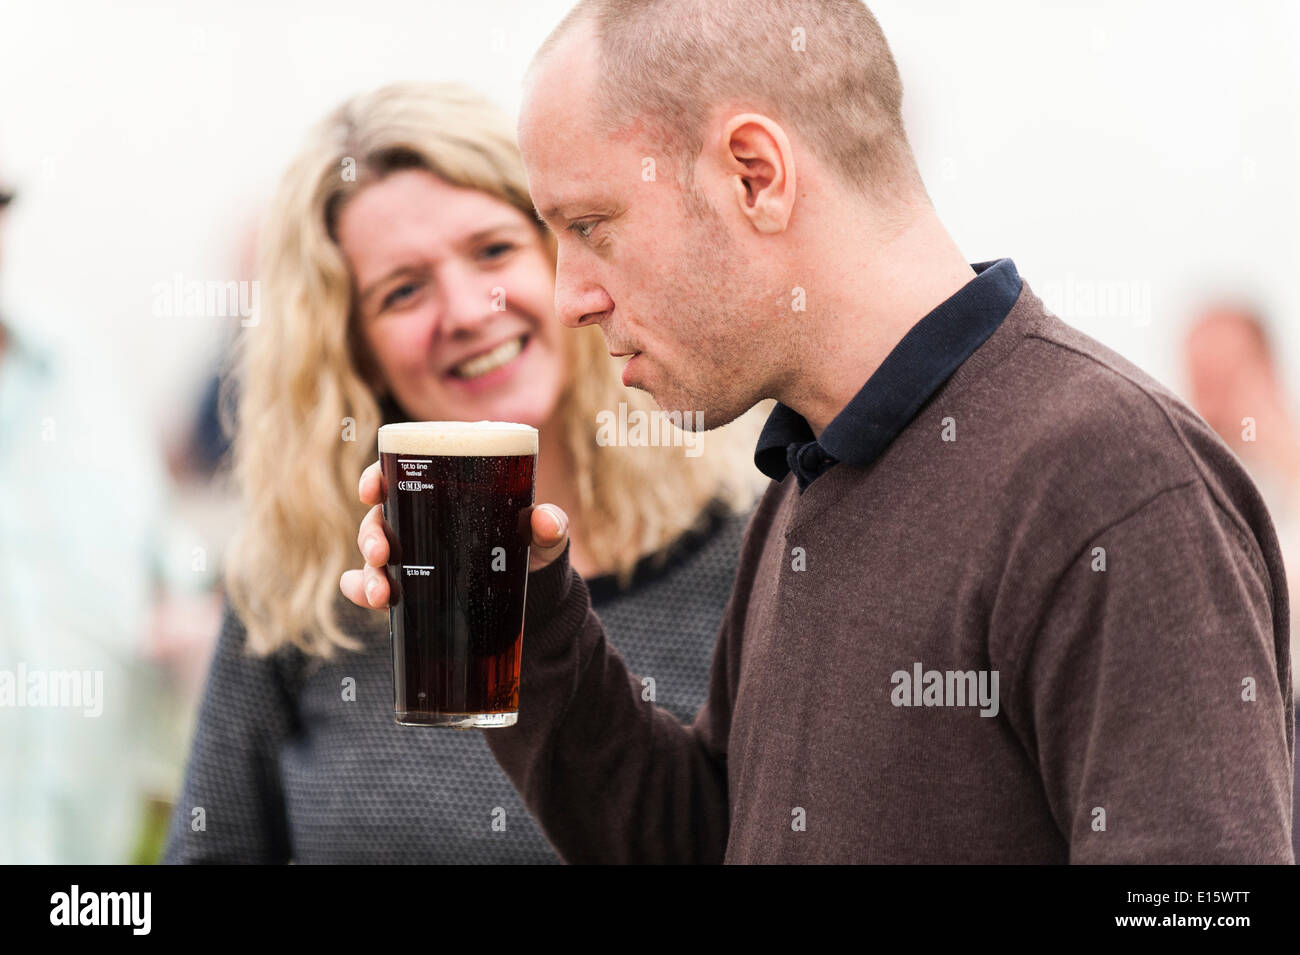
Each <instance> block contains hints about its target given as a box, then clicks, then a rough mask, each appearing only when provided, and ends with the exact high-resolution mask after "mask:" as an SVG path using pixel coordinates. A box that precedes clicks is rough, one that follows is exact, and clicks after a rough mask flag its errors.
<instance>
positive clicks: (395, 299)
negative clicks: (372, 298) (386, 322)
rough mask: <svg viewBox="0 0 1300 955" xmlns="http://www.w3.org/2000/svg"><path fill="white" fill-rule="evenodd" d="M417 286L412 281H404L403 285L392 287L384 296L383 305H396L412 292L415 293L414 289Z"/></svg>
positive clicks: (389, 306)
mask: <svg viewBox="0 0 1300 955" xmlns="http://www.w3.org/2000/svg"><path fill="white" fill-rule="evenodd" d="M417 288H418V286H417V285H416V284H415V283H414V282H406V283H405V284H403V285H399V286H397V288H395V289H393V290H392V291H391V292H389V293H388V294H387V295H385V296H384V304H383V307H384V308H391V307H392V306H394V305H397V304H399V303H401V302H402V301H404V300H406V299H408V298H410V297H411V296H412V295H413V294H415V290H416V289H417Z"/></svg>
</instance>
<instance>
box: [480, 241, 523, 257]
mask: <svg viewBox="0 0 1300 955" xmlns="http://www.w3.org/2000/svg"><path fill="white" fill-rule="evenodd" d="M514 247H515V244H514V243H513V242H493V243H492V244H491V245H488V246H484V247H483V251H482V252H480V253H479V254H480V255H481V256H483V258H485V259H499V258H501V256H503V255H505V254H506V253H507V252H509V251H511V250H512V249H514Z"/></svg>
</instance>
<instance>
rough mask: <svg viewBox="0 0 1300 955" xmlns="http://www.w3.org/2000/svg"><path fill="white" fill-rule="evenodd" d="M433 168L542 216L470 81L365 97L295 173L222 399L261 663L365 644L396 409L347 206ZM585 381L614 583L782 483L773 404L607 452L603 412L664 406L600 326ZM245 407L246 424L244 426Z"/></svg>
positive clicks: (599, 520) (594, 508)
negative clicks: (359, 618)
mask: <svg viewBox="0 0 1300 955" xmlns="http://www.w3.org/2000/svg"><path fill="white" fill-rule="evenodd" d="M409 168H423V169H427V170H428V171H430V172H432V173H434V174H435V175H437V176H440V177H441V178H442V179H444V180H446V181H447V182H449V183H451V184H452V185H457V186H462V187H468V188H474V189H479V190H481V191H483V192H485V193H487V194H490V195H492V196H495V197H497V198H500V199H502V200H503V201H505V202H508V203H510V204H511V205H512V206H514V207H515V208H517V209H519V210H520V211H521V212H523V213H524V214H525V215H527V216H528V217H529V219H530V221H533V222H534V223H536V224H537V226H538V230H539V232H540V233H541V234H542V236H543V238H544V241H545V243H546V247H547V249H548V252H549V254H550V257H551V262H552V265H554V261H555V245H554V239H553V237H552V236H550V235H549V233H547V232H546V230H545V229H544V227H542V225H541V224H540V222H538V221H537V218H536V215H535V212H534V210H533V204H532V200H531V199H530V198H529V195H528V190H527V179H526V178H525V174H524V169H523V164H522V161H521V160H520V157H519V152H518V148H517V146H516V143H515V139H514V133H513V129H512V126H511V124H510V123H509V121H508V118H507V117H506V116H505V115H504V114H503V113H502V112H500V111H499V110H497V109H496V108H495V107H494V106H492V105H491V104H490V103H489V102H488V101H486V100H484V99H482V98H481V97H480V96H478V95H477V94H475V93H474V92H472V91H470V90H468V89H466V88H464V87H461V86H459V85H455V84H433V83H401V84H394V85H391V86H386V87H384V88H382V89H379V90H377V91H375V92H372V93H369V94H366V95H362V96H358V97H356V98H354V99H352V100H349V101H348V102H346V103H344V104H343V105H342V106H341V107H339V108H338V109H337V110H335V111H334V112H333V113H331V114H330V115H329V116H328V117H326V118H325V119H324V121H322V122H321V123H319V124H318V125H317V126H316V127H315V128H314V129H313V130H312V131H311V133H310V134H309V136H308V138H307V142H306V145H305V146H304V147H303V149H302V151H301V152H300V153H299V154H298V156H297V158H296V159H295V160H294V161H293V162H292V164H291V165H290V166H289V168H288V170H287V172H286V173H285V176H284V178H283V180H282V182H281V184H280V187H279V190H278V192H277V194H276V196H275V199H274V202H273V204H272V207H271V209H270V211H269V216H268V218H267V220H266V222H265V224H264V226H263V228H262V230H261V233H260V235H259V243H258V265H257V275H258V279H259V281H260V283H261V289H260V292H261V297H260V307H259V313H258V316H257V321H256V323H255V324H254V325H252V326H250V327H248V328H245V329H243V330H242V336H241V337H240V338H239V339H238V340H237V342H236V344H235V348H234V349H233V351H232V355H231V364H230V371H229V373H228V375H227V376H226V380H225V384H224V385H223V389H224V390H225V391H226V395H225V396H224V397H223V401H222V406H223V408H224V409H225V410H224V412H223V414H224V420H225V422H226V426H227V429H228V430H230V431H231V432H232V433H233V435H234V437H233V477H234V480H235V484H236V486H237V488H238V490H239V493H240V496H241V499H242V519H241V523H240V526H239V528H237V529H236V531H235V533H234V535H233V538H232V540H231V544H230V547H229V549H228V551H227V554H226V562H225V570H224V573H225V583H226V590H227V594H228V596H229V598H230V600H231V603H232V604H233V606H234V608H235V610H236V612H237V613H238V614H239V615H240V618H241V620H242V622H243V623H244V625H245V628H246V632H247V646H248V648H249V650H250V652H252V653H255V654H266V653H270V652H272V651H274V650H276V649H277V648H279V647H281V646H284V645H293V646H296V647H298V648H299V649H301V650H302V651H303V652H305V653H307V654H311V655H317V656H321V657H331V656H333V655H334V652H335V650H336V649H339V648H343V649H349V650H356V649H360V648H361V644H360V642H359V641H358V640H356V639H355V638H354V637H353V636H351V635H349V634H348V633H346V632H345V631H344V627H343V626H341V625H340V619H339V610H340V609H341V607H342V608H343V609H355V608H350V605H349V604H347V601H346V600H345V599H344V598H342V596H341V594H340V593H339V589H338V580H339V576H340V575H341V574H342V572H343V571H344V570H345V569H347V568H349V567H351V566H353V565H354V564H357V563H358V562H359V557H358V554H357V549H356V535H357V527H358V525H359V524H360V522H361V519H362V517H364V515H365V513H366V507H365V506H364V505H363V504H361V503H360V502H359V501H358V499H357V480H358V478H359V476H360V474H361V472H362V470H364V469H365V467H366V466H367V465H369V464H370V463H372V462H373V461H375V460H376V459H377V458H378V447H377V435H378V429H379V426H380V425H381V424H383V423H385V418H386V417H387V416H391V414H392V413H393V411H392V407H391V406H388V405H386V404H385V402H386V401H387V400H388V399H386V398H385V397H384V396H383V395H382V393H381V394H376V391H381V392H382V386H380V387H379V388H376V383H379V382H381V381H382V377H381V376H380V375H379V372H378V370H377V368H376V367H375V365H374V362H373V359H372V358H371V357H370V356H369V354H368V350H367V348H366V347H365V345H364V343H363V341H362V338H361V336H360V334H359V332H358V330H357V323H356V320H355V315H354V292H355V290H354V288H353V282H352V278H351V275H350V272H349V269H348V263H347V261H346V259H345V257H344V256H343V254H342V252H341V251H340V249H339V247H338V245H337V244H336V242H335V241H334V239H333V237H332V225H333V220H334V218H335V217H336V216H337V214H338V211H339V209H340V208H341V207H342V204H343V203H344V202H346V201H347V200H348V199H349V198H350V197H351V196H353V195H355V194H356V193H357V192H359V191H360V190H361V189H364V188H365V187H366V186H367V185H369V184H371V183H373V182H376V181H378V180H380V179H382V178H383V177H384V176H385V175H387V174H388V173H390V172H393V171H395V170H397V169H409ZM561 340H562V341H563V342H564V343H565V344H564V347H565V348H566V349H567V351H568V356H569V362H568V366H569V367H570V368H571V369H573V374H572V376H571V380H570V381H569V382H568V383H567V385H566V389H565V392H564V394H563V395H562V396H561V398H560V401H559V404H558V406H557V412H556V415H555V417H554V419H553V420H555V421H556V422H558V424H559V426H560V427H562V428H563V429H564V444H565V445H566V446H567V448H568V449H569V450H570V453H571V455H572V460H573V463H574V466H575V469H576V476H577V492H578V499H579V502H580V507H581V512H580V514H578V515H574V530H575V533H576V534H577V535H578V536H579V537H580V538H581V540H582V541H583V543H584V545H585V547H586V549H587V552H588V554H589V555H590V557H591V559H592V560H593V561H594V562H595V563H596V565H597V566H599V567H601V568H602V570H603V571H604V572H614V573H616V574H617V575H618V579H619V581H620V582H621V584H622V585H623V586H627V584H628V583H629V581H630V579H631V576H632V572H633V570H634V569H635V567H636V565H637V562H638V560H639V559H640V558H641V557H642V555H645V554H653V553H663V550H664V548H665V547H666V545H668V544H669V543H670V542H672V541H674V540H676V539H678V538H679V537H680V535H682V534H683V533H685V532H687V531H688V530H690V529H692V528H694V527H697V526H700V525H702V524H704V523H705V522H706V520H707V518H708V516H709V511H710V510H711V508H712V506H714V505H715V504H716V505H718V506H723V507H725V508H729V509H731V510H733V511H737V510H742V509H744V508H745V507H747V506H748V505H749V504H750V503H752V501H753V499H754V497H755V495H756V493H757V491H758V490H759V488H760V487H761V486H762V485H763V484H765V483H766V480H765V479H763V478H762V475H761V474H759V472H758V471H757V470H756V469H755V468H754V466H753V460H752V452H753V445H754V441H755V439H756V436H757V431H758V429H759V428H760V427H761V423H762V416H763V413H764V412H765V410H766V407H770V403H766V402H765V403H764V404H763V405H760V406H759V407H758V408H755V409H754V410H753V411H751V412H749V413H748V414H747V415H745V416H742V418H741V419H739V420H737V421H736V422H733V423H732V424H731V425H729V426H727V427H725V428H722V429H718V430H715V431H711V432H708V433H707V434H704V435H700V436H699V438H700V439H701V440H702V446H703V449H704V450H703V453H701V454H699V455H698V456H696V457H688V456H686V455H685V454H684V449H683V448H682V447H670V446H669V447H666V446H660V447H632V448H624V447H608V446H607V447H601V446H598V444H597V415H598V414H599V413H600V412H601V411H602V410H609V411H613V412H614V413H615V414H617V409H618V406H619V403H620V402H626V403H627V407H628V412H629V414H631V412H632V411H635V410H640V411H646V412H649V411H653V410H655V409H656V405H655V404H654V402H653V400H651V399H650V398H649V397H648V396H647V395H645V394H644V393H642V392H639V391H632V390H629V389H626V388H624V387H623V384H622V382H621V380H620V377H619V365H618V363H617V362H615V361H614V360H613V359H611V358H610V357H609V356H608V354H607V352H606V347H605V344H604V341H603V336H602V335H601V334H600V332H599V331H598V330H597V329H595V328H586V329H574V330H565V331H564V333H563V334H562V335H561ZM231 397H237V402H238V406H237V420H232V419H231V412H230V408H231V405H232V402H231V401H230V400H229V399H230V398H231Z"/></svg>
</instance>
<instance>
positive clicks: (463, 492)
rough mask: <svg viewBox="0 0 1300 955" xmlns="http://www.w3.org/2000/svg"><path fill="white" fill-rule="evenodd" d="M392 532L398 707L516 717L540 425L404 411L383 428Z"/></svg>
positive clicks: (451, 720)
mask: <svg viewBox="0 0 1300 955" xmlns="http://www.w3.org/2000/svg"><path fill="white" fill-rule="evenodd" d="M379 459H380V463H381V466H382V468H383V472H384V482H385V484H386V486H387V490H388V496H387V499H386V501H385V503H384V518H385V519H386V520H387V522H388V525H389V527H390V528H392V531H393V534H394V536H395V538H396V540H395V541H393V542H392V548H391V550H392V552H391V554H390V556H389V561H388V571H389V583H390V585H391V586H390V592H391V597H390V599H389V611H388V621H389V633H390V635H391V639H392V651H393V708H394V718H395V719H396V721H397V722H398V723H401V724H404V725H407V726H454V727H460V728H465V729H468V728H472V727H483V728H486V727H496V726H512V725H514V723H515V720H516V719H517V717H518V713H519V663H520V654H521V651H522V645H523V629H524V594H525V590H526V588H527V584H528V545H529V543H530V541H531V539H532V534H531V529H530V520H531V511H532V505H533V488H534V482H535V474H536V468H537V429H536V428H532V427H529V426H528V425H524V424H513V423H509V422H500V421H474V422H465V421H407V422H403V423H400V424H388V425H384V426H383V427H381V428H380V429H379Z"/></svg>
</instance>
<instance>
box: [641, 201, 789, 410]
mask: <svg viewBox="0 0 1300 955" xmlns="http://www.w3.org/2000/svg"><path fill="white" fill-rule="evenodd" d="M681 205H682V209H683V216H682V237H683V239H682V244H681V246H680V251H679V253H678V255H679V258H678V264H677V267H676V268H674V269H673V270H672V274H673V281H671V282H669V283H667V284H666V286H665V288H666V300H665V302H664V311H663V312H662V313H661V314H664V315H673V316H674V324H675V326H676V328H677V334H678V338H679V341H680V342H681V345H682V348H683V352H682V354H681V355H680V356H677V357H678V358H679V360H678V362H676V363H675V364H676V366H677V367H674V368H672V369H666V371H667V372H668V373H669V380H668V381H667V382H665V383H663V384H662V385H660V386H659V387H657V388H656V390H655V392H653V393H652V397H653V398H654V399H655V401H656V402H657V403H658V404H659V406H660V408H661V409H663V410H664V411H667V412H681V414H682V419H683V421H692V422H693V421H694V419H695V412H700V413H701V415H702V419H703V420H702V423H703V428H704V430H706V431H707V430H711V429H713V428H719V427H722V426H723V425H725V424H728V423H730V422H731V421H733V420H735V419H736V418H738V417H739V416H740V415H742V414H744V413H745V412H746V411H748V410H749V409H750V408H751V407H753V405H754V404H755V403H757V402H758V401H760V400H762V398H764V397H766V395H765V394H764V392H765V391H767V390H768V388H767V385H766V381H767V378H768V377H769V375H770V371H771V368H772V364H773V360H774V359H775V357H776V356H775V355H774V354H773V345H772V336H771V334H770V332H771V329H772V315H773V313H774V311H775V308H776V307H777V306H778V304H779V303H780V302H781V301H782V299H783V297H784V293H783V292H782V291H780V290H779V289H778V288H776V287H774V285H775V277H774V275H773V274H771V273H770V272H769V271H768V270H765V269H763V268H762V267H761V266H756V265H755V263H753V262H751V261H750V260H749V259H748V257H747V256H745V255H743V254H741V251H740V247H739V245H738V244H737V243H736V242H735V240H734V237H732V236H731V235H730V233H729V232H728V230H727V226H726V223H725V222H724V221H723V219H722V217H721V216H720V215H719V214H718V212H717V210H716V209H715V208H714V207H713V206H712V205H711V204H710V203H709V201H708V199H707V197H706V196H705V195H704V194H703V193H702V192H700V191H699V190H698V189H697V188H696V187H694V186H693V185H691V184H687V185H685V186H684V187H683V189H682V193H681Z"/></svg>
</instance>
